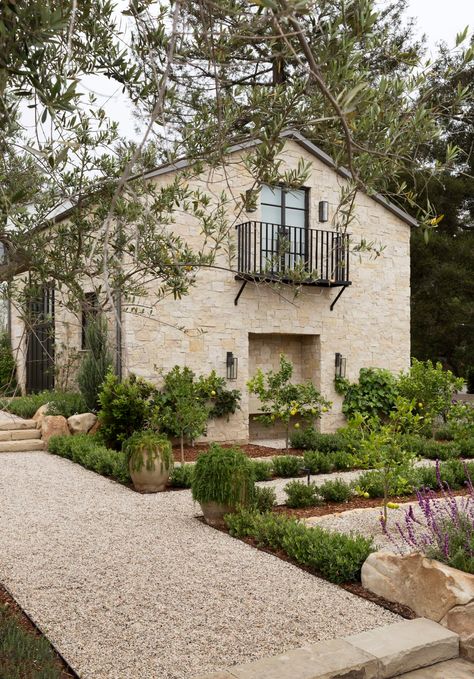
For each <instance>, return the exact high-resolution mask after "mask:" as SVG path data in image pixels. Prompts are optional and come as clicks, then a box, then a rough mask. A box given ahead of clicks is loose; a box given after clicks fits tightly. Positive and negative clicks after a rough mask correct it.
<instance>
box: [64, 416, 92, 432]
mask: <svg viewBox="0 0 474 679" xmlns="http://www.w3.org/2000/svg"><path fill="white" fill-rule="evenodd" d="M96 422H97V416H96V415H94V413H81V414H80V415H71V417H69V418H68V421H67V423H68V426H69V429H70V431H71V434H87V432H88V431H89V430H90V429H92V427H93V426H94V425H95V423H96Z"/></svg>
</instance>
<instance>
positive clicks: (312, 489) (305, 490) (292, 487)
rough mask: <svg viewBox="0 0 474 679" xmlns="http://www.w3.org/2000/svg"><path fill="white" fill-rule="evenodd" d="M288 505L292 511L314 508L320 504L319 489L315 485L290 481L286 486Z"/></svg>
mask: <svg viewBox="0 0 474 679" xmlns="http://www.w3.org/2000/svg"><path fill="white" fill-rule="evenodd" d="M285 493H286V495H287V500H286V504H287V506H288V507H291V508H292V509H297V508H300V507H314V506H315V505H317V504H318V502H319V500H318V495H317V487H316V485H315V484H314V483H309V484H307V483H303V482H302V481H290V482H289V483H287V484H286V486H285Z"/></svg>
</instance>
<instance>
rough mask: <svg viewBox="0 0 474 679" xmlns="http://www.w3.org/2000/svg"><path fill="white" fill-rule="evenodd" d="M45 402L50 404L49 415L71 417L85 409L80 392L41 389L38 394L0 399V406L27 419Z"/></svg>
mask: <svg viewBox="0 0 474 679" xmlns="http://www.w3.org/2000/svg"><path fill="white" fill-rule="evenodd" d="M46 403H49V404H50V407H49V408H48V413H49V414H50V415H63V417H71V415H75V414H76V413H83V412H85V411H86V410H87V407H86V404H85V403H84V399H83V398H82V396H81V394H76V393H74V392H61V391H42V392H41V393H39V394H30V395H29V396H20V397H18V398H14V399H12V400H10V399H5V400H4V401H0V408H1V409H2V410H7V411H8V412H9V413H13V415H18V417H24V418H25V419H27V420H28V419H30V418H31V417H33V415H34V414H35V413H36V411H37V410H38V408H40V407H41V406H43V405H45V404H46Z"/></svg>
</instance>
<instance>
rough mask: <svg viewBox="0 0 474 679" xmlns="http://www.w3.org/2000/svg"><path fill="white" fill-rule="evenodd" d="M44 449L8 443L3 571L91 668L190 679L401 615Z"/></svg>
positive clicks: (63, 647) (53, 633) (88, 672)
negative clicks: (12, 448) (13, 448)
mask: <svg viewBox="0 0 474 679" xmlns="http://www.w3.org/2000/svg"><path fill="white" fill-rule="evenodd" d="M197 513H198V507H196V506H194V504H193V502H192V499H191V495H190V492H189V491H186V490H184V491H176V492H170V493H163V494H157V495H148V496H147V495H139V494H137V493H134V492H133V491H130V490H129V489H127V488H124V487H121V486H119V485H118V484H115V483H113V482H112V481H109V480H107V479H105V478H103V477H101V476H98V475H97V474H94V473H93V472H89V471H87V470H85V469H83V468H82V467H80V466H79V465H76V464H74V463H72V462H70V461H68V460H63V459H61V458H58V457H55V456H53V455H49V454H47V453H38V452H35V453H3V454H2V455H1V456H0V578H1V580H2V582H3V583H4V584H5V586H6V587H7V588H8V589H9V590H10V592H11V593H12V594H13V596H14V597H15V599H16V600H17V601H18V602H19V604H20V605H21V606H22V607H23V608H24V609H25V611H26V612H27V613H28V614H29V615H30V616H31V617H32V618H33V620H34V621H35V622H36V623H37V624H38V626H39V627H40V628H41V629H42V631H43V632H44V633H45V634H46V635H47V636H48V638H49V639H50V640H51V641H52V643H53V644H54V645H55V646H56V647H57V649H58V650H59V652H60V653H61V654H62V655H63V656H64V657H65V658H66V660H67V661H68V662H69V663H70V664H71V666H72V667H73V668H74V669H75V670H76V671H77V672H78V674H79V675H80V676H81V677H82V679H89V678H91V679H92V678H94V679H135V678H136V679H138V678H139V677H146V678H147V679H184V678H189V677H192V676H194V675H196V674H201V673H206V672H210V671H215V670H218V669H221V668H224V667H228V666H230V665H233V664H235V663H242V662H249V661H252V660H256V659H258V658H261V657H264V656H267V655H273V654H276V653H280V652H282V651H284V650H286V649H290V648H294V647H297V646H300V645H302V644H303V643H305V642H308V641H310V642H315V641H317V640H323V639H330V638H334V637H338V636H345V635H347V634H354V633H356V632H360V631H363V630H367V629H370V628H374V627H378V626H380V625H387V624H390V623H392V622H396V621H398V620H399V618H398V616H396V615H394V614H392V613H390V612H388V611H386V610H384V609H382V608H379V607H378V606H376V605H375V604H372V603H370V602H369V601H366V600H364V599H360V598H358V597H356V596H354V595H352V594H350V593H348V592H346V591H344V590H342V589H340V588H338V587H336V586H334V585H331V584H330V583H328V582H325V581H324V580H320V579H318V578H315V577H313V576H311V575H310V574H308V573H305V572H304V571H301V570H300V569H298V568H296V567H295V566H292V565H291V564H288V563H285V562H284V561H281V560H280V559H277V558H276V557H273V556H271V555H268V554H265V553H263V552H259V551H257V550H255V549H254V548H252V547H249V546H247V545H246V544H244V543H242V542H240V541H238V540H235V539H233V538H230V537H229V536H228V535H226V534H224V533H221V532H219V531H216V530H214V529H212V528H209V527H207V526H204V525H203V524H201V523H200V522H198V521H196V519H195V518H194V517H195V515H196V514H197Z"/></svg>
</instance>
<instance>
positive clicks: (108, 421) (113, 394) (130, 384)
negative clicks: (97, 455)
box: [99, 372, 158, 450]
mask: <svg viewBox="0 0 474 679" xmlns="http://www.w3.org/2000/svg"><path fill="white" fill-rule="evenodd" d="M157 396H158V392H157V390H156V389H155V387H154V386H153V385H152V384H150V382H147V381H146V380H143V379H141V378H140V377H136V376H135V375H130V376H129V377H128V378H127V379H125V380H123V381H122V382H121V381H120V380H119V378H118V377H116V376H115V375H114V374H113V373H111V372H109V373H108V375H107V377H106V378H105V382H104V383H103V385H102V389H101V392H100V394H99V402H100V406H101V410H100V412H99V421H100V424H101V428H100V433H101V436H102V438H103V439H104V441H105V443H106V445H108V446H110V447H111V448H115V449H117V450H119V449H121V447H122V444H123V443H124V441H126V440H127V439H128V438H130V436H131V435H132V434H133V432H134V431H139V430H141V429H143V428H144V426H145V423H146V422H147V421H148V420H149V418H150V416H151V413H152V410H153V406H154V402H153V399H154V398H157Z"/></svg>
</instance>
